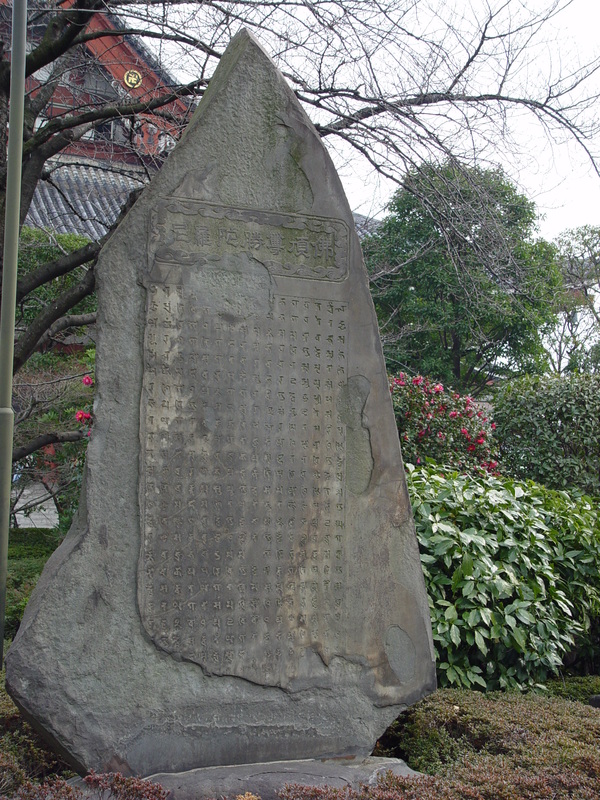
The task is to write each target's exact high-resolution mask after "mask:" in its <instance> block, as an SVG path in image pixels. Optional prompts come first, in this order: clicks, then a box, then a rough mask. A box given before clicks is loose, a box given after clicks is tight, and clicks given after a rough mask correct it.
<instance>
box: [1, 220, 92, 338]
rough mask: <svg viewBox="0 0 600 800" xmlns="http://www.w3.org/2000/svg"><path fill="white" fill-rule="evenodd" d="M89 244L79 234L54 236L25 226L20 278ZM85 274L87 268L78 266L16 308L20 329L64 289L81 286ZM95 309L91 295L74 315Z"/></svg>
mask: <svg viewBox="0 0 600 800" xmlns="http://www.w3.org/2000/svg"><path fill="white" fill-rule="evenodd" d="M88 242H89V239H86V238H85V237H84V236H80V235H79V234H76V233H55V232H53V231H43V230H39V229H37V228H27V227H23V228H22V229H21V234H20V238H19V265H18V269H19V278H21V279H22V278H23V277H24V276H26V275H28V274H30V273H32V272H36V270H38V269H40V268H41V267H43V266H44V265H45V264H46V263H47V262H49V261H54V260H55V259H57V258H60V257H61V256H63V255H64V254H65V253H72V252H73V251H75V250H77V249H79V248H80V247H84V246H85V245H86V244H87V243H88ZM84 274H85V267H79V268H78V269H76V270H72V271H71V272H68V273H66V274H65V275H61V276H59V277H57V278H55V279H54V280H52V281H50V282H47V283H44V284H43V285H42V286H40V287H38V288H37V289H35V290H34V291H32V292H30V293H29V294H28V295H27V299H26V301H25V302H24V303H21V304H20V305H19V307H18V309H17V319H16V324H17V327H23V326H26V325H29V324H31V322H33V320H34V319H35V318H36V314H38V313H39V309H40V306H45V305H47V304H48V303H51V302H53V301H54V300H55V299H56V298H57V297H58V296H59V294H61V293H62V292H64V291H65V289H70V288H71V287H72V286H75V285H76V284H77V283H79V281H80V280H81V278H82V276H83V275H84ZM95 310H96V298H95V296H94V295H92V296H91V297H86V298H85V299H84V300H83V301H82V302H81V303H79V304H78V305H77V306H75V307H74V308H73V310H72V312H71V313H75V314H82V313H88V312H90V311H95Z"/></svg>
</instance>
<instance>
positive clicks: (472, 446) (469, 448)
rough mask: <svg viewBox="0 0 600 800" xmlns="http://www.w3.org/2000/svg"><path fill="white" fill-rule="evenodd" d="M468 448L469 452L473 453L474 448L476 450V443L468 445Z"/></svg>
mask: <svg viewBox="0 0 600 800" xmlns="http://www.w3.org/2000/svg"><path fill="white" fill-rule="evenodd" d="M467 450H468V451H469V453H472V452H473V450H475V445H474V444H470V445H469V446H468V447H467Z"/></svg>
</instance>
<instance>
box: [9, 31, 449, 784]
mask: <svg viewBox="0 0 600 800" xmlns="http://www.w3.org/2000/svg"><path fill="white" fill-rule="evenodd" d="M98 281H99V285H100V287H99V291H100V310H99V341H98V349H97V376H96V377H97V387H98V394H97V401H96V415H95V416H96V421H95V424H94V432H93V437H92V440H91V442H90V446H89V451H88V462H87V472H86V486H85V488H84V490H83V493H82V499H81V504H80V509H79V512H78V517H77V519H76V521H75V523H74V525H73V528H72V530H71V532H70V533H69V536H68V537H67V539H66V540H65V542H64V544H63V545H62V546H61V548H59V550H58V551H57V552H56V553H55V554H54V556H53V557H52V558H51V559H50V561H49V563H48V565H47V567H46V570H45V571H44V574H43V576H42V578H41V580H40V583H39V586H38V588H37V589H36V592H35V595H34V597H33V598H32V601H31V603H30V605H29V607H28V609H27V611H26V614H25V617H24V620H23V623H22V626H21V629H20V631H19V634H18V636H17V638H16V639H15V642H14V643H13V646H12V647H11V649H10V652H9V654H8V657H7V684H8V686H9V690H10V692H11V694H12V695H13V697H14V698H15V700H16V701H17V703H18V704H19V706H20V707H21V708H22V709H23V710H24V712H25V713H26V714H27V715H29V716H30V717H31V718H32V720H33V721H34V722H35V724H36V725H37V726H38V728H40V729H41V730H42V731H43V732H44V733H45V735H46V737H47V738H48V739H49V740H50V741H52V742H53V743H54V744H55V746H57V747H59V748H61V749H62V750H63V751H64V752H66V753H67V754H68V755H69V758H70V759H71V760H72V762H73V763H74V764H76V765H77V766H78V767H79V768H80V769H81V768H94V769H96V770H120V771H123V772H126V773H138V774H146V775H148V774H151V773H156V772H177V771H183V770H187V769H191V768H196V767H204V766H211V765H219V764H232V763H234V764H243V763H252V762H264V761H273V760H285V759H306V758H312V757H329V756H343V755H360V756H364V755H367V754H368V753H369V752H370V750H371V748H372V746H373V744H374V742H375V740H376V739H377V737H378V735H380V734H381V732H382V731H383V730H384V729H385V728H386V727H387V725H388V724H389V723H390V722H391V721H392V720H393V719H394V717H395V716H396V715H397V714H398V713H399V712H400V711H401V710H402V709H403V708H404V707H405V706H406V705H407V704H410V703H412V702H414V701H415V700H417V699H418V698H419V697H421V696H422V695H423V694H425V693H426V692H428V691H430V690H431V689H433V687H434V683H435V672H434V664H433V655H432V644H431V634H430V629H429V613H428V605H427V598H426V595H425V591H424V584H423V577H422V573H421V568H420V563H419V556H418V550H417V544H416V539H415V536H414V530H413V523H412V518H411V511H410V504H409V501H408V496H407V491H406V485H405V481H404V473H403V468H402V460H401V456H400V449H399V445H398V437H397V433H396V429H395V425H394V417H393V413H392V408H391V401H390V396H389V390H388V386H387V381H386V376H385V370H384V365H383V359H382V355H381V350H380V345H379V339H378V333H377V326H376V321H375V316H374V312H373V307H372V304H371V300H370V297H369V292H368V287H367V281H366V276H365V272H364V267H363V266H362V259H361V254H360V247H359V244H358V239H357V237H356V234H355V233H354V231H353V227H352V216H351V213H350V210H349V208H348V205H347V202H346V200H345V198H344V195H343V191H342V189H341V186H340V183H339V179H338V177H337V175H336V173H335V170H334V168H333V166H332V164H331V161H330V159H329V157H328V156H327V154H326V151H325V150H324V148H323V147H322V145H321V142H320V141H319V138H318V136H317V134H316V132H315V130H314V128H313V127H312V125H311V123H310V122H309V120H308V119H307V117H306V116H305V114H304V112H303V111H302V109H301V108H300V106H299V105H298V103H297V102H296V100H295V98H294V96H293V94H292V93H291V91H290V90H289V88H288V87H287V85H286V83H285V81H284V80H283V78H282V76H281V75H280V74H279V73H278V72H277V70H276V69H275V67H274V66H273V64H272V63H271V62H270V60H269V59H268V57H267V56H266V55H265V53H264V52H263V51H262V49H261V48H260V46H259V45H258V44H257V43H256V41H255V40H254V39H253V38H252V37H251V36H249V35H248V34H247V33H241V34H239V35H238V36H237V37H236V38H235V39H234V40H233V42H232V44H231V46H230V48H229V49H228V51H227V53H226V55H225V56H224V57H223V59H222V61H221V64H220V66H219V69H218V71H217V73H216V74H215V76H214V78H213V80H212V81H211V84H210V86H209V88H208V91H207V92H206V94H205V97H204V98H203V100H202V102H201V104H200V106H199V108H198V110H197V112H196V114H195V115H194V117H193V119H192V121H191V123H190V126H189V128H188V130H187V132H186V134H185V136H184V137H183V139H182V141H181V142H180V144H179V145H178V146H177V148H176V149H175V150H174V151H173V153H172V154H171V156H170V157H169V160H168V162H167V164H166V166H165V167H164V168H163V170H161V172H160V173H159V174H158V175H157V176H156V177H155V179H154V180H153V182H152V183H151V185H150V186H149V187H148V188H147V189H146V190H145V192H144V194H143V195H142V197H141V198H140V199H139V201H138V202H137V203H136V205H135V206H134V208H133V209H132V211H131V212H130V214H129V215H128V217H127V218H126V220H125V221H124V222H123V224H122V226H121V227H120V229H119V231H118V232H117V233H116V234H115V236H114V237H113V239H112V240H111V242H110V243H109V245H108V246H107V247H106V248H105V251H104V253H103V255H102V259H101V262H100V264H99V266H98Z"/></svg>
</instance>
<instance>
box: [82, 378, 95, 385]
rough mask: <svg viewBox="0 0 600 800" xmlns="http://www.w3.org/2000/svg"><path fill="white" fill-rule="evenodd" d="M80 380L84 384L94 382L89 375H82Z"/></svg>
mask: <svg viewBox="0 0 600 800" xmlns="http://www.w3.org/2000/svg"><path fill="white" fill-rule="evenodd" d="M81 382H82V383H83V385H84V386H91V385H92V384H93V383H94V381H93V380H92V377H91V375H84V376H83V378H82V379H81Z"/></svg>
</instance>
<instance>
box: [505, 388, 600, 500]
mask: <svg viewBox="0 0 600 800" xmlns="http://www.w3.org/2000/svg"><path fill="white" fill-rule="evenodd" d="M494 419H495V420H496V425H497V429H496V436H497V438H498V442H499V445H500V453H501V458H502V465H503V469H505V470H507V471H509V472H510V473H511V474H512V475H514V476H516V477H518V478H532V479H533V480H536V481H538V482H539V483H543V484H545V485H546V486H549V487H552V488H555V489H562V488H565V487H577V488H579V489H580V490H582V491H584V492H587V493H588V494H593V495H599V496H600V375H586V374H581V375H570V376H567V377H558V376H541V377H537V376H527V377H523V378H520V379H518V380H512V381H509V382H508V383H507V384H506V385H505V386H504V387H503V388H502V389H501V391H500V392H499V393H498V396H497V398H496V399H495V402H494Z"/></svg>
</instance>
